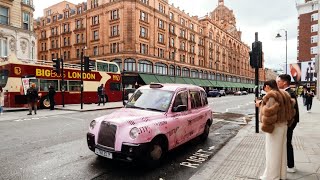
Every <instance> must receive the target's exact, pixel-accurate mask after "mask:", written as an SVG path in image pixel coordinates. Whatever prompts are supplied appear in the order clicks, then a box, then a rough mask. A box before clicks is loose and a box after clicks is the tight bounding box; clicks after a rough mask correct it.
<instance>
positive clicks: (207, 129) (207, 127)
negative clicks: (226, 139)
mask: <svg viewBox="0 0 320 180" xmlns="http://www.w3.org/2000/svg"><path fill="white" fill-rule="evenodd" d="M209 133H210V124H209V123H208V122H207V123H206V125H205V126H204V131H203V133H202V134H201V135H200V139H201V140H202V141H205V140H207V139H208V136H209Z"/></svg>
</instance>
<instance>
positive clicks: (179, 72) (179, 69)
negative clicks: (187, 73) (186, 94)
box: [176, 66, 181, 76]
mask: <svg viewBox="0 0 320 180" xmlns="http://www.w3.org/2000/svg"><path fill="white" fill-rule="evenodd" d="M176 68H177V70H176V76H181V68H180V67H179V66H177V67H176Z"/></svg>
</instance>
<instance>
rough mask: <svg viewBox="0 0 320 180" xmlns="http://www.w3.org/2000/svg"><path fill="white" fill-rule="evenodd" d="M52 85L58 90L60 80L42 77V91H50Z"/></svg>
mask: <svg viewBox="0 0 320 180" xmlns="http://www.w3.org/2000/svg"><path fill="white" fill-rule="evenodd" d="M50 85H52V86H53V87H54V89H55V90H56V91H58V80H45V79H40V91H49V86H50Z"/></svg>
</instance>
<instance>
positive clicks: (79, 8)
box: [77, 6, 82, 14]
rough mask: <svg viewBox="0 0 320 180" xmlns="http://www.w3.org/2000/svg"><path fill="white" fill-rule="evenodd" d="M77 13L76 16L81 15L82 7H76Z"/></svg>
mask: <svg viewBox="0 0 320 180" xmlns="http://www.w3.org/2000/svg"><path fill="white" fill-rule="evenodd" d="M77 13H78V14H81V13H82V6H80V7H78V9H77Z"/></svg>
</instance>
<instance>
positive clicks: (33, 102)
mask: <svg viewBox="0 0 320 180" xmlns="http://www.w3.org/2000/svg"><path fill="white" fill-rule="evenodd" d="M27 100H28V106H29V114H28V115H32V108H33V109H34V114H37V102H38V90H37V89H36V84H35V83H32V84H31V87H30V88H29V89H28V90H27Z"/></svg>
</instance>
